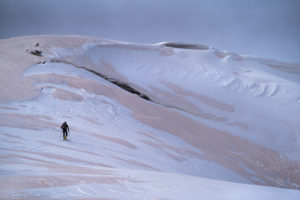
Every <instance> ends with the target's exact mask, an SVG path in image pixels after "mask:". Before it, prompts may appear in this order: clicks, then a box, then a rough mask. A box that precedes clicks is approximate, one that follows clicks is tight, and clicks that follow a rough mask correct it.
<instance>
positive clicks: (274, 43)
mask: <svg viewBox="0 0 300 200" xmlns="http://www.w3.org/2000/svg"><path fill="white" fill-rule="evenodd" d="M299 10H300V1H297V0H285V1H283V0H272V1H267V0H251V1H250V0H249V1H246V0H245V1H239V0H227V1H223V0H199V1H193V0H185V1H182V0H172V1H171V0H114V1H110V0H101V1H97V0H77V1H76V0H74V1H73V0H60V1H59V0H43V1H40V0H26V1H18V0H0V38H7V37H13V36H22V35H37V34H72V35H88V36H95V37H102V38H108V39H115V40H122V41H129V42H137V43H154V42H159V41H181V42H192V43H204V44H208V45H211V46H214V47H216V48H220V49H228V50H232V51H236V52H238V53H241V54H252V55H257V56H264V57H270V58H276V59H283V60H288V61H300V58H299V56H298V54H299V52H300V37H299V35H300V14H299Z"/></svg>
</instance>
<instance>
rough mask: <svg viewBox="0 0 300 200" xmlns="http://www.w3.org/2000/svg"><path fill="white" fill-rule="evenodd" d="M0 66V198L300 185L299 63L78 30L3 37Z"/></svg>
mask: <svg viewBox="0 0 300 200" xmlns="http://www.w3.org/2000/svg"><path fill="white" fill-rule="evenodd" d="M0 61H1V62H0V70H1V71H0V76H1V78H0V83H1V89H0V94H1V95H0V100H1V102H0V138H1V140H0V142H1V143H0V150H1V151H0V152H1V154H0V171H1V173H0V176H1V179H0V186H1V187H0V188H1V189H0V197H1V198H4V199H22V198H24V199H27V198H33V197H34V196H36V198H37V199H45V198H49V199H59V198H64V199H65V198H70V199H71V198H72V199H73V197H76V198H78V199H80V198H113V199H132V198H159V199H186V198H188V199H198V197H199V195H200V192H201V193H207V195H206V196H204V197H205V198H207V199H216V198H217V197H222V199H226V198H225V197H224V196H228V195H231V193H230V192H228V191H226V190H227V189H228V190H230V188H231V189H234V188H236V189H234V190H236V191H237V192H242V191H248V192H249V193H250V191H252V190H254V191H256V193H257V194H255V195H257V196H251V195H246V196H247V198H248V199H253V198H255V199H259V198H261V199H274V198H277V199H280V197H282V196H285V197H286V198H287V199H288V198H289V199H296V196H297V195H300V193H299V191H294V190H283V189H278V188H271V187H261V186H255V185H264V186H272V187H281V188H290V189H298V190H299V189H300V173H299V172H300V155H299V151H300V124H299V113H300V92H299V91H300V74H299V72H300V70H299V69H300V67H299V64H298V63H286V62H281V61H274V60H268V59H263V58H254V57H250V56H241V55H238V54H236V53H233V52H226V51H220V50H217V49H214V48H212V47H208V46H205V45H196V44H184V43H172V42H165V43H158V44H151V45H140V44H129V43H124V42H116V41H108V40H101V39H97V38H87V37H80V36H30V37H20V38H11V39H6V40H0ZM64 121H67V122H68V124H69V126H70V129H71V133H70V138H69V140H68V141H63V140H62V138H61V130H60V125H61V123H62V122H64ZM152 176H153V177H152ZM160 177H161V179H160ZM205 178H210V179H217V180H222V181H227V182H222V181H215V180H208V179H205ZM173 179H174V181H172V180H173ZM180 181H182V182H183V183H184V184H183V183H179V182H180ZM190 181H191V182H190ZM160 182H161V183H160ZM228 182H236V183H228ZM241 183H246V184H255V185H243V184H241ZM160 184H161V187H160V186H159V185H160ZM185 184H186V187H187V188H189V187H192V188H193V189H191V193H189V192H188V191H189V190H188V189H187V188H183V186H184V185H185ZM193 184H195V185H196V186H197V187H203V189H202V190H199V191H200V192H198V191H197V187H195V186H192V185H193ZM214 184H216V185H215V187H216V189H213V188H212V185H214ZM223 187H224V188H226V190H224V189H221V188H223ZM214 190H222V192H220V194H218V193H216V192H215V191H214ZM212 191H213V192H212ZM68 192H69V193H68ZM188 193H189V194H188ZM246 193H247V192H246ZM174 194H177V195H174ZM247 194H248V193H247ZM232 195H233V196H229V197H228V199H232V198H230V197H234V195H235V194H232ZM72 196H73V197H72ZM184 197H185V198H184ZM244 197H245V196H244ZM244 197H243V196H241V195H239V196H238V197H237V198H241V199H245V198H246V197H245V198H244Z"/></svg>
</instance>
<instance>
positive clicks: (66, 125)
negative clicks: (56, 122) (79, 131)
mask: <svg viewBox="0 0 300 200" xmlns="http://www.w3.org/2000/svg"><path fill="white" fill-rule="evenodd" d="M60 128H61V129H62V131H63V137H64V140H66V139H67V137H68V132H69V126H68V124H67V122H64V123H62V125H61V127H60Z"/></svg>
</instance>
